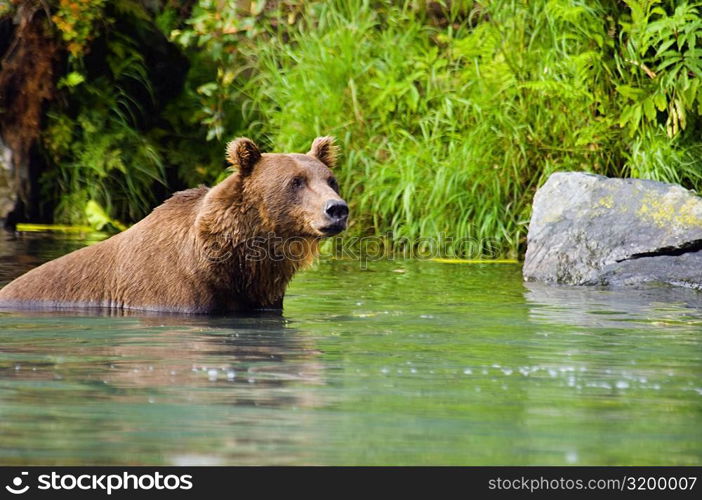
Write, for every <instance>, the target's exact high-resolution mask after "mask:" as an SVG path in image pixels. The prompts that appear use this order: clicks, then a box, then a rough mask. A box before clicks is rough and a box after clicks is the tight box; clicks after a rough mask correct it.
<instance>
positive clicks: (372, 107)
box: [0, 0, 702, 257]
mask: <svg viewBox="0 0 702 500" xmlns="http://www.w3.org/2000/svg"><path fill="white" fill-rule="evenodd" d="M30 3H32V2H11V3H10V4H8V5H9V7H7V11H6V12H5V14H4V17H3V19H5V20H6V21H5V22H7V19H14V20H15V23H16V22H17V19H21V15H22V12H21V9H22V8H24V7H26V4H30ZM36 4H37V5H38V4H39V2H36ZM42 4H45V5H48V6H50V9H51V11H50V12H49V14H42V13H41V11H40V9H43V8H42V7H37V12H36V13H35V14H34V16H35V18H34V20H33V21H32V22H43V23H44V25H45V30H46V33H47V35H46V36H47V39H49V40H53V41H55V42H56V43H58V44H59V45H60V47H61V49H60V50H59V53H60V55H59V56H56V60H55V61H54V62H53V64H55V67H56V68H57V71H56V74H57V76H56V83H55V86H54V88H52V89H51V95H50V97H49V98H47V99H46V102H47V104H46V112H45V117H44V119H43V120H42V130H41V132H40V134H39V136H38V139H37V150H38V151H39V152H40V157H41V164H42V169H41V174H40V176H41V182H40V184H41V186H42V189H43V191H42V193H43V194H42V196H41V199H42V203H44V204H45V206H46V207H48V208H47V209H46V210H48V211H49V212H50V215H52V216H53V217H54V220H55V221H56V222H61V223H81V224H84V223H91V222H92V223H93V225H103V226H104V225H106V224H107V225H109V224H110V221H112V225H113V226H115V227H119V225H120V221H121V222H123V223H130V222H133V221H135V220H138V218H140V217H142V216H143V215H145V214H146V213H148V211H149V210H150V208H152V207H153V206H154V205H155V204H156V203H158V202H159V201H160V200H162V199H163V197H165V196H166V195H167V193H168V192H169V191H171V190H173V189H179V188H184V187H188V186H193V185H197V184H198V183H201V182H205V183H209V182H214V181H216V180H217V179H218V178H221V177H222V176H223V175H225V174H224V173H223V168H224V164H223V155H222V151H223V146H224V143H225V142H226V141H227V140H229V139H231V138H233V137H235V136H239V135H246V136H249V137H251V138H252V139H254V140H256V141H257V142H259V143H260V144H262V145H263V146H264V147H265V148H267V149H269V150H275V151H302V150H304V148H306V147H307V146H308V145H309V144H310V142H311V140H312V139H313V138H314V137H315V136H317V135H327V134H331V135H334V136H336V137H337V138H338V141H339V143H340V145H341V148H342V151H343V159H342V161H341V163H340V166H339V167H338V177H339V179H340V182H341V185H342V192H343V193H344V195H345V197H346V199H347V200H348V201H349V204H350V205H351V210H352V218H353V223H352V225H351V227H350V230H349V233H348V234H349V235H353V236H360V235H382V236H384V237H387V241H388V242H390V246H393V242H395V244H394V246H395V247H402V246H403V245H412V242H416V241H419V240H420V239H421V238H435V237H437V236H439V235H443V236H448V237H450V238H452V239H453V241H460V242H461V244H460V247H458V248H449V249H448V251H449V252H450V253H456V254H458V255H460V256H464V257H481V256H482V257H498V256H510V257H514V256H517V255H519V253H520V252H521V251H522V250H523V248H524V240H525V235H526V225H527V222H528V220H529V215H530V206H531V201H532V198H533V195H534V192H535V190H536V189H537V188H538V186H539V185H540V184H541V183H543V182H544V181H545V179H546V178H547V177H548V175H549V174H550V173H552V172H554V171H558V170H584V171H590V172H594V173H599V174H603V175H610V176H632V177H643V178H650V179H656V180H662V181H668V182H676V183H680V184H682V185H684V186H685V187H688V188H691V189H696V190H700V189H702V134H701V132H702V123H701V122H700V115H701V114H702V87H701V82H700V78H701V77H702V21H701V20H700V14H702V7H701V6H700V3H699V2H690V1H657V0H627V1H624V2H622V1H614V0H596V1H591V2H581V1H573V0H568V1H566V0H533V1H531V0H530V1H525V0H503V1H490V2H473V1H453V2H451V1H446V2H426V1H416V0H415V1H410V0H405V1H401V2H371V1H367V0H350V1H343V2H342V1H311V2H309V1H308V2H302V1H301V0H280V1H264V0H258V1H253V2H248V1H246V2H244V1H224V0H199V1H192V2H170V1H165V2H138V1H136V0H116V1H114V2H101V1H99V2H88V1H83V0H53V1H47V2H42ZM0 15H2V12H0ZM24 15H26V13H25V14H24ZM15 25H16V24H15ZM18 29H19V28H15V33H16V32H17V30H18ZM0 50H4V49H2V48H0ZM6 52H7V50H6ZM7 57H8V56H7V54H6V55H5V56H4V59H3V61H6V60H7ZM3 64H5V63H3ZM2 71H4V68H3V69H2ZM2 83H3V79H2V78H0V88H2ZM5 99H7V94H6V93H5ZM5 107H7V106H5ZM5 121H6V120H5ZM2 130H3V129H2V127H1V126H0V131H2ZM5 142H6V143H8V141H7V140H5ZM395 249H396V250H401V249H402V248H395Z"/></svg>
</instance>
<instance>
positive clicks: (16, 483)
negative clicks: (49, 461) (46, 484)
mask: <svg viewBox="0 0 702 500" xmlns="http://www.w3.org/2000/svg"><path fill="white" fill-rule="evenodd" d="M28 474H29V472H20V475H19V476H17V477H15V478H14V479H13V480H12V485H13V486H14V488H13V487H12V486H9V485H8V486H5V489H6V490H7V491H9V492H10V493H12V494H13V495H21V494H22V493H26V492H27V490H28V489H29V485H26V486H25V487H24V488H20V486H22V476H27V475H28ZM15 488H16V489H15Z"/></svg>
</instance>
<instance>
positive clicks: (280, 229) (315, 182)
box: [227, 137, 349, 238]
mask: <svg viewBox="0 0 702 500" xmlns="http://www.w3.org/2000/svg"><path fill="white" fill-rule="evenodd" d="M336 156H337V147H336V145H335V144H334V139H333V138H332V137H318V138H316V139H315V140H314V142H313V143H312V147H311V148H310V151H309V152H308V153H307V154H274V153H263V154H262V153H261V152H260V151H259V149H258V147H257V146H256V144H254V142H253V141H252V140H251V139H247V138H245V137H241V138H238V139H235V140H233V141H232V142H230V143H229V144H228V145H227V160H228V161H229V162H230V163H231V164H232V166H234V167H236V168H238V170H239V177H240V183H241V184H240V185H241V194H242V203H243V205H244V206H246V207H247V209H248V210H256V211H257V212H258V217H257V218H258V220H259V221H260V224H261V226H262V227H261V228H259V229H262V230H263V231H265V232H271V233H275V234H276V235H277V236H281V237H300V236H301V237H306V238H310V237H311V238H323V237H328V236H333V235H335V234H338V233H340V232H341V231H343V230H344V229H345V228H346V224H347V221H348V215H349V208H348V205H347V204H346V202H345V201H344V200H343V199H341V196H339V185H338V184H337V181H336V179H335V177H334V174H333V173H332V171H331V169H332V168H333V167H334V166H335V164H336ZM263 231H262V232H263Z"/></svg>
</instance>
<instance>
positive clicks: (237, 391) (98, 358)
mask: <svg viewBox="0 0 702 500" xmlns="http://www.w3.org/2000/svg"><path fill="white" fill-rule="evenodd" d="M3 317H4V318H3V319H4V323H5V324H7V323H8V320H9V321H12V322H13V323H14V324H15V327H16V331H17V332H21V330H22V329H23V327H22V325H23V324H25V325H26V327H25V328H24V329H25V330H31V332H30V331H28V332H27V333H29V336H30V337H31V338H27V337H24V339H23V338H22V337H21V336H19V335H13V336H12V337H11V338H8V337H9V336H8V337H5V340H4V341H3V351H4V352H5V354H6V355H8V354H10V355H13V357H15V358H16V359H22V360H23V361H22V362H21V363H18V364H17V365H16V366H14V367H13V366H5V367H0V380H1V379H5V378H12V379H13V380H15V381H16V380H17V378H20V379H24V380H33V381H39V380H44V381H48V380H51V381H60V383H80V384H92V385H93V387H94V388H95V389H96V390H95V391H91V390H89V388H88V387H86V388H85V389H86V390H87V392H89V393H92V394H93V397H96V398H101V399H104V398H109V399H111V400H118V401H120V402H144V400H145V399H146V398H147V396H153V398H157V399H158V400H159V401H160V402H162V401H164V400H168V401H170V402H187V404H213V403H216V404H233V405H252V406H272V407H278V406H296V407H314V406H317V405H318V404H320V402H319V401H317V400H316V398H315V397H314V396H313V395H312V394H313V392H314V391H290V390H288V389H287V388H288V387H289V386H290V385H298V384H302V385H321V384H324V383H325V380H324V370H323V366H322V364H321V362H319V361H318V358H319V356H320V354H321V352H320V351H318V350H317V349H316V348H315V342H314V340H313V339H310V338H309V337H308V336H305V335H304V334H301V333H300V332H298V331H297V330H296V329H295V328H291V327H290V326H289V325H288V322H287V320H286V319H285V318H284V317H283V316H282V315H281V314H280V312H275V311H271V312H261V313H257V314H247V315H241V316H228V317H207V316H195V315H190V316H188V315H163V314H158V315H157V314H145V313H143V312H138V313H137V312H129V311H127V312H119V311H114V310H104V311H102V310H98V311H93V312H92V313H91V314H90V315H86V314H85V313H81V314H77V313H76V312H75V311H53V312H51V313H49V312H31V313H30V312H19V313H17V312H12V313H3ZM52 327H55V328H57V329H56V330H53V328H52ZM3 368H4V369H3ZM96 383H97V384H99V388H98V387H95V384H96ZM153 398H151V399H153Z"/></svg>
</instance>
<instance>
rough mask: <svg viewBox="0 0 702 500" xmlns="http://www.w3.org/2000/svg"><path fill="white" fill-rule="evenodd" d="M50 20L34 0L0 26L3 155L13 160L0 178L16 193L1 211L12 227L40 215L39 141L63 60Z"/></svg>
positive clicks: (1, 205) (9, 192) (0, 151)
mask: <svg viewBox="0 0 702 500" xmlns="http://www.w3.org/2000/svg"><path fill="white" fill-rule="evenodd" d="M49 23H50V20H49V18H48V13H47V12H46V11H45V10H44V7H43V5H42V2H40V1H35V0H28V1H26V2H22V3H21V4H20V5H19V6H18V8H17V11H16V13H15V15H14V17H13V18H12V19H4V20H3V21H2V24H3V26H2V28H0V37H2V40H0V50H2V49H4V51H3V53H1V54H0V57H1V59H0V139H1V140H2V142H1V143H0V158H4V159H5V160H6V161H8V163H9V165H2V166H4V167H5V168H4V169H3V171H2V172H0V176H2V175H3V174H4V175H5V176H6V180H5V184H6V186H5V192H6V195H9V196H10V197H11V199H6V200H0V209H3V208H5V209H6V208H7V207H8V206H12V203H13V202H14V207H13V208H12V209H11V211H10V213H0V217H4V218H5V225H6V226H8V225H9V226H14V224H16V223H17V222H20V221H22V220H37V219H38V218H39V216H40V214H39V213H38V212H39V203H38V202H39V200H38V195H39V193H38V185H37V180H38V178H39V174H40V171H41V170H42V168H43V163H42V161H41V158H40V155H38V154H37V140H38V138H39V134H40V131H41V121H42V118H43V115H44V110H45V104H46V103H47V102H48V101H49V100H51V99H52V97H53V96H54V91H55V65H56V63H57V61H58V59H59V44H58V42H57V41H56V40H55V39H53V38H52V36H51V33H50V25H49ZM0 163H2V160H1V159H0ZM2 184H3V183H2V180H0V190H2V188H3V186H2ZM0 194H2V193H0ZM3 201H4V202H3Z"/></svg>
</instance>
